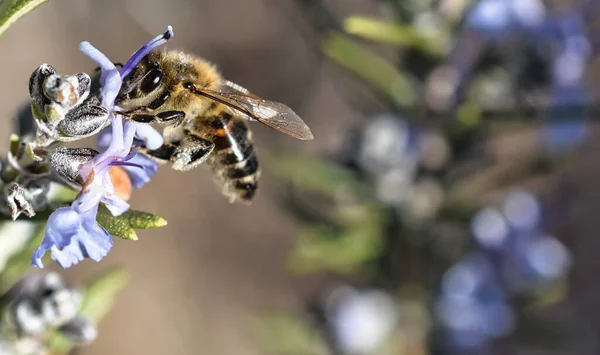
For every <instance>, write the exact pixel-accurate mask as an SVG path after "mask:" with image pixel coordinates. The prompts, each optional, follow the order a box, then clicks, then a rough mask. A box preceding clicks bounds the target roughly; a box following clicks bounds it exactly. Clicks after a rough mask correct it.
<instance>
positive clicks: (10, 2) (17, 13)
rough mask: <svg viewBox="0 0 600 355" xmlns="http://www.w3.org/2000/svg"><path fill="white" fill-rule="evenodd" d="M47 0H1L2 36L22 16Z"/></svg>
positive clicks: (0, 29)
mask: <svg viewBox="0 0 600 355" xmlns="http://www.w3.org/2000/svg"><path fill="white" fill-rule="evenodd" d="M45 2H46V0H0V36H2V35H3V34H4V32H6V30H8V28H9V27H10V26H11V25H12V24H13V23H15V22H17V20H19V19H20V18H21V17H23V16H25V15H26V14H27V13H29V12H30V11H32V10H33V9H35V8H36V7H38V6H40V5H41V4H43V3H45Z"/></svg>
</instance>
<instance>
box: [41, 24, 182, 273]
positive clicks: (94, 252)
mask: <svg viewBox="0 0 600 355" xmlns="http://www.w3.org/2000/svg"><path fill="white" fill-rule="evenodd" d="M172 34H173V33H172V29H171V28H170V26H169V30H168V31H167V32H166V33H165V34H163V35H161V36H158V37H156V38H154V39H153V40H152V41H151V42H150V43H148V44H147V45H145V46H144V47H142V48H141V49H140V50H139V51H138V52H136V53H135V54H134V55H133V56H132V58H131V59H130V60H129V61H128V62H127V64H126V65H125V66H124V68H123V69H124V70H125V71H126V70H127V68H130V67H131V68H133V67H134V66H135V65H136V64H137V63H138V62H139V61H140V60H141V59H142V58H143V57H144V56H145V55H146V54H147V52H149V51H150V50H152V49H154V48H156V47H157V46H159V45H161V44H163V43H164V42H166V41H167V40H168V39H170V38H171V37H172ZM80 50H81V51H82V52H83V53H84V54H85V55H86V56H88V57H89V58H91V59H92V60H94V61H95V62H96V63H97V64H98V65H99V66H100V68H101V70H102V75H101V78H100V84H101V91H100V94H101V100H102V106H103V107H104V108H106V109H107V110H108V112H109V117H110V119H111V131H110V136H109V137H108V138H107V139H106V141H109V144H108V146H107V147H106V150H104V151H103V152H102V153H98V152H97V151H95V150H93V149H88V148H57V149H55V150H53V151H52V152H51V154H50V155H49V162H50V168H51V170H52V171H53V173H55V174H56V175H57V176H59V177H61V178H62V179H63V180H64V181H65V182H67V183H69V184H70V185H80V186H81V188H82V189H81V192H80V194H79V195H78V196H77V198H76V199H75V201H73V203H72V204H71V206H70V207H65V208H60V209H57V210H56V211H54V212H53V213H52V215H51V216H50V218H49V219H48V223H47V225H46V231H45V233H44V237H43V240H42V243H41V245H40V247H39V248H38V249H37V250H36V251H35V252H34V254H33V255H32V263H33V265H34V266H38V267H43V264H42V257H43V256H44V254H45V253H46V251H50V253H51V256H52V259H54V260H55V261H56V262H58V263H59V264H60V265H61V266H62V267H64V268H68V267H71V266H72V265H74V264H77V263H78V262H80V261H82V260H83V259H84V258H90V259H92V260H94V261H99V260H101V259H102V258H104V257H105V256H106V255H107V253H108V252H109V251H110V249H111V248H112V245H113V242H112V236H111V235H110V234H109V233H108V232H107V231H106V230H105V229H104V228H102V227H101V226H100V225H99V224H98V222H97V221H96V217H97V213H98V208H99V205H100V203H103V204H104V205H105V206H106V207H107V208H108V210H109V211H110V212H111V213H112V214H113V215H114V216H118V215H120V214H122V213H124V212H125V211H127V210H128V209H129V205H128V204H127V202H125V200H123V199H122V198H120V197H119V196H118V195H117V194H116V193H115V189H114V186H113V183H112V181H111V175H110V174H109V170H110V168H111V167H115V166H122V167H125V168H134V167H135V168H137V169H139V170H142V171H143V167H146V168H148V169H149V171H148V172H146V173H143V172H141V173H139V172H138V175H137V177H136V179H132V183H133V184H134V185H137V186H141V185H143V183H145V182H147V181H148V180H149V177H150V175H151V174H153V173H154V172H155V170H156V166H155V165H152V164H150V163H149V162H148V160H147V158H146V159H145V157H143V156H139V157H138V158H135V156H136V152H135V151H134V152H133V153H132V152H131V149H132V146H133V143H134V138H135V137H138V138H140V139H141V140H143V141H144V144H146V145H147V146H149V147H151V148H152V147H158V146H160V145H161V144H162V137H161V136H160V134H159V133H158V132H156V131H154V130H153V129H152V128H151V127H149V126H147V125H143V124H139V123H135V122H132V121H129V120H124V119H123V118H122V117H120V116H119V115H115V114H113V110H114V109H115V105H114V101H115V98H116V97H117V94H118V93H119V90H120V88H121V83H122V79H121V78H122V76H124V75H126V74H123V73H125V71H122V72H119V70H118V69H117V68H116V67H115V65H114V64H113V63H112V61H110V60H109V59H108V58H107V57H106V56H105V55H104V54H103V53H102V52H100V51H99V50H98V49H96V48H95V47H93V46H92V45H91V44H90V43H88V42H82V43H81V45H80ZM134 158H135V161H132V159H134ZM136 162H138V163H139V165H138V164H136ZM130 171H131V170H130Z"/></svg>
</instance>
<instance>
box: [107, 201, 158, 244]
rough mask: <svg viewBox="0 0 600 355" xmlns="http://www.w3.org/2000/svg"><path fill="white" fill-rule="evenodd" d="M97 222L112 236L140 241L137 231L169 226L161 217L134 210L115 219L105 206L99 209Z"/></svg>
mask: <svg viewBox="0 0 600 355" xmlns="http://www.w3.org/2000/svg"><path fill="white" fill-rule="evenodd" d="M97 221H98V223H100V225H101V226H102V227H104V229H106V230H107V231H108V233H110V234H111V235H114V236H115V237H119V238H123V239H127V240H138V236H137V233H136V232H135V230H136V229H150V228H160V227H164V226H166V225H167V221H166V220H165V219H164V218H162V217H160V216H157V215H153V214H151V213H147V212H141V211H136V210H132V209H129V210H128V211H127V212H125V213H123V214H122V215H120V216H117V217H115V216H113V215H112V214H111V213H110V211H109V210H108V209H107V208H106V207H105V206H104V205H101V206H100V208H99V209H98V216H97Z"/></svg>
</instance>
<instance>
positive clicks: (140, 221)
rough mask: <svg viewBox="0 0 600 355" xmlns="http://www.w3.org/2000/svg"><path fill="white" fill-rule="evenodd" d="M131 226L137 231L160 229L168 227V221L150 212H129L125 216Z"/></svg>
mask: <svg viewBox="0 0 600 355" xmlns="http://www.w3.org/2000/svg"><path fill="white" fill-rule="evenodd" d="M123 218H126V219H127V221H128V222H129V225H130V226H132V227H133V228H135V229H152V228H160V227H164V226H166V225H167V220H166V219H164V218H162V217H161V216H157V215H154V214H152V213H148V212H141V211H136V210H129V211H127V212H125V213H124V214H123Z"/></svg>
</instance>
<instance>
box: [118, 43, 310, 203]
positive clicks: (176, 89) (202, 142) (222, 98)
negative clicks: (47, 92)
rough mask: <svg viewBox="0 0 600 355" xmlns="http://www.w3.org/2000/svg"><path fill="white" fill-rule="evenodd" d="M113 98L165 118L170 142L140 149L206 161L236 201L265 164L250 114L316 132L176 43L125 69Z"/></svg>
mask: <svg viewBox="0 0 600 355" xmlns="http://www.w3.org/2000/svg"><path fill="white" fill-rule="evenodd" d="M115 104H116V105H117V107H118V108H119V112H118V113H120V114H122V115H123V116H125V117H127V118H128V119H131V120H134V121H137V122H145V123H153V122H157V123H166V124H167V127H166V128H165V131H164V137H165V143H164V144H163V145H162V146H161V147H160V148H158V149H155V150H148V149H147V148H144V147H142V148H141V149H142V150H143V151H144V152H145V153H147V154H148V155H149V156H151V157H153V158H154V159H156V160H157V161H162V162H170V163H171V166H172V167H173V169H175V170H180V171H187V170H190V169H193V168H195V167H197V166H198V165H200V164H202V163H203V162H205V161H206V162H207V163H208V165H209V167H210V168H211V170H212V172H213V174H214V176H215V180H216V181H217V183H218V184H219V185H220V186H221V188H222V192H223V194H224V195H225V196H227V197H228V198H229V200H230V201H231V202H234V201H236V200H240V201H242V202H247V203H249V202H250V201H251V200H252V198H253V196H254V195H255V192H256V189H257V187H258V180H259V177H260V169H259V164H258V159H257V156H256V150H255V149H254V147H253V144H252V132H251V131H250V129H249V127H248V123H247V122H248V121H258V122H260V123H263V124H265V125H267V126H269V127H271V128H274V129H276V130H278V131H280V132H282V133H285V134H287V135H290V136H292V137H294V138H297V139H301V140H311V139H313V135H312V133H311V131H310V129H309V128H308V126H307V125H306V124H305V123H304V121H302V119H301V118H300V117H299V116H298V115H297V114H296V113H294V111H293V110H292V109H291V108H289V107H287V106H286V105H284V104H281V103H278V102H273V101H267V100H263V99H261V98H259V97H257V96H256V95H254V94H252V93H250V92H249V91H248V90H247V89H245V88H243V87H242V86H240V85H237V84H235V83H232V82H230V81H228V80H225V79H223V78H222V77H221V74H220V73H219V72H218V71H217V69H216V67H215V66H214V65H213V64H211V63H209V62H208V61H206V60H204V59H202V58H200V57H197V56H194V55H191V54H187V53H182V52H178V51H164V50H159V49H155V50H153V51H151V52H150V53H149V54H148V55H147V56H146V57H144V58H143V59H142V60H141V61H140V63H139V64H138V65H137V66H136V67H135V68H134V69H133V70H132V71H131V72H130V73H129V74H127V75H126V76H125V77H124V79H123V84H122V86H121V90H120V92H119V95H118V96H117V99H116V101H115Z"/></svg>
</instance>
